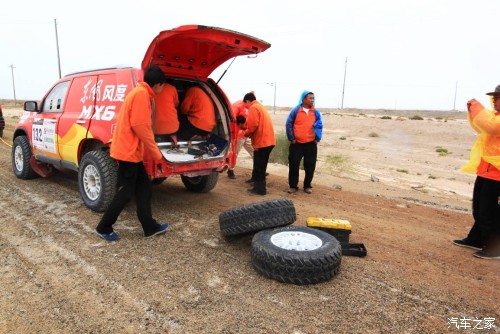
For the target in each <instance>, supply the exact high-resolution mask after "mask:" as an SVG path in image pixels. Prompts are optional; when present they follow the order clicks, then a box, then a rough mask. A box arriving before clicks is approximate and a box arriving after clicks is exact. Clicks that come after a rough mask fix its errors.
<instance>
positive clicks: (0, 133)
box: [0, 129, 3, 138]
mask: <svg viewBox="0 0 500 334" xmlns="http://www.w3.org/2000/svg"><path fill="white" fill-rule="evenodd" d="M2 137H3V129H0V138H2Z"/></svg>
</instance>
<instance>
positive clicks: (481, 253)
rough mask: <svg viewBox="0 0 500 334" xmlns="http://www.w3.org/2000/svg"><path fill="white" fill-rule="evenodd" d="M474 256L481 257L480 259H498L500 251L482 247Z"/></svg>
mask: <svg viewBox="0 0 500 334" xmlns="http://www.w3.org/2000/svg"><path fill="white" fill-rule="evenodd" d="M472 255H474V256H475V257H478V258H481V259H486V260H500V252H496V253H494V252H488V251H487V250H486V249H482V250H480V251H478V252H475V253H474V254H472Z"/></svg>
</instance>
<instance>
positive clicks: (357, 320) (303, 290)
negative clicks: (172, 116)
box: [0, 128, 500, 334]
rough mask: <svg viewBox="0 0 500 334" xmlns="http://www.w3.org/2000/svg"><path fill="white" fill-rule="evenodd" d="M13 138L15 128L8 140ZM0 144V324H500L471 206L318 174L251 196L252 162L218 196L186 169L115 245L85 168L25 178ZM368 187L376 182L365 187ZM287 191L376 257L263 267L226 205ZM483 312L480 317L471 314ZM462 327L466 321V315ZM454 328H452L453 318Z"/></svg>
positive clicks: (131, 218) (125, 217) (214, 327)
mask: <svg viewBox="0 0 500 334" xmlns="http://www.w3.org/2000/svg"><path fill="white" fill-rule="evenodd" d="M4 139H5V141H6V142H7V143H12V129H11V128H7V129H6V133H5V135H4ZM10 159H11V158H10V148H9V147H8V146H7V145H5V144H4V143H0V184H1V187H0V198H1V201H0V208H1V217H0V220H1V222H2V223H1V226H2V229H0V253H1V254H0V259H1V260H0V261H1V267H0V270H1V275H0V286H1V289H0V333H297V334H299V333H443V332H450V333H451V332H454V333H461V332H470V330H465V329H464V328H461V329H457V328H456V327H454V326H455V325H454V324H455V322H457V323H458V324H460V319H471V320H470V322H469V324H470V325H472V326H475V325H476V326H477V325H478V324H479V323H478V321H481V323H480V326H485V325H486V321H485V320H484V319H487V318H495V321H494V324H495V325H496V326H497V328H496V330H495V329H493V330H481V331H479V332H481V333H483V332H487V333H490V332H499V329H498V327H500V303H499V296H500V294H499V291H498V288H499V287H500V278H499V273H500V263H499V262H498V261H496V262H495V261H486V260H480V259H476V258H473V257H472V256H471V254H472V252H473V251H472V250H468V249H463V248H459V247H456V246H453V245H452V244H451V243H450V240H452V239H454V238H458V237H463V236H464V235H465V233H466V232H467V230H468V228H469V226H470V221H471V218H470V212H467V211H466V209H465V210H462V211H461V210H449V209H446V208H445V207H444V206H443V207H441V208H435V207H428V206H422V205H418V204H414V203H412V202H408V201H403V200H394V199H389V198H387V197H385V196H374V195H367V194H363V193H356V192H351V191H348V190H345V188H344V190H338V189H335V188H334V187H332V186H331V184H330V183H328V182H321V180H317V181H316V185H315V186H314V193H313V194H312V195H308V194H305V193H303V192H298V193H296V194H293V195H290V194H287V193H286V192H285V190H286V178H285V177H284V174H282V173H272V174H271V175H270V176H269V181H268V189H269V192H270V194H269V195H267V196H266V197H265V198H262V197H259V198H256V197H251V196H248V195H246V194H245V189H246V188H247V186H246V184H245V183H244V180H245V179H246V178H247V177H249V174H250V171H249V169H247V168H244V167H240V168H239V169H238V170H237V171H238V174H239V175H238V176H239V177H238V179H236V180H229V179H228V178H227V177H226V176H225V174H223V175H221V177H220V180H219V183H218V185H217V187H216V188H215V189H214V190H213V191H212V192H210V193H208V194H193V193H190V192H188V191H186V190H185V189H184V186H183V185H182V183H181V182H180V179H178V178H172V179H169V180H167V181H166V182H165V183H163V184H162V185H160V186H157V187H155V189H154V194H153V212H154V215H155V217H156V218H157V219H159V220H160V221H162V222H168V223H170V224H171V230H170V231H168V232H167V234H166V235H163V236H159V237H156V238H152V239H144V238H143V236H142V232H141V229H140V225H139V223H138V222H137V220H136V217H135V207H134V205H133V204H131V205H130V206H129V207H127V209H126V210H125V212H123V213H122V215H121V217H120V219H119V221H118V223H117V225H116V230H117V231H118V232H119V233H120V235H121V237H122V240H120V241H119V242H116V243H108V242H105V241H103V240H101V239H99V238H98V236H97V235H96V234H94V228H95V225H96V223H97V221H98V220H99V218H100V214H97V213H94V212H92V211H90V210H89V209H87V208H86V207H85V206H84V204H83V202H82V200H81V198H80V196H79V193H78V184H77V180H76V176H75V175H73V174H71V173H63V172H57V173H55V174H54V175H53V176H51V177H50V178H47V179H42V178H38V179H34V180H29V181H23V180H19V179H17V178H15V176H14V175H13V174H12V170H11V161H10ZM365 185H366V183H365ZM280 197H286V198H290V199H291V200H293V202H294V205H295V208H296V211H297V214H298V219H297V221H296V223H295V224H296V225H305V221H306V218H307V217H326V218H341V219H348V220H349V221H350V222H351V224H352V226H353V231H352V234H351V242H363V243H364V244H365V246H366V248H367V249H368V256H367V257H365V258H358V257H343V258H342V264H341V269H340V272H339V274H338V275H337V276H335V277H334V278H333V279H332V280H330V281H328V282H325V283H320V284H316V285H309V286H297V285H289V284H283V283H279V282H277V281H274V280H270V279H267V278H265V277H263V276H261V275H259V274H258V273H257V272H256V271H255V270H254V269H253V268H252V264H251V258H250V245H251V237H252V236H251V235H250V236H244V237H240V238H236V239H232V240H227V239H224V238H223V237H222V236H221V234H220V230H219V223H218V216H219V214H220V212H221V211H223V210H226V209H229V208H231V207H234V206H238V205H241V204H244V203H251V202H255V201H259V200H264V199H272V198H280ZM472 319H476V322H473V321H472ZM462 324H464V322H462ZM450 325H451V327H450V328H449V326H450Z"/></svg>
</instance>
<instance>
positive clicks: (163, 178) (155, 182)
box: [151, 177, 167, 186]
mask: <svg viewBox="0 0 500 334" xmlns="http://www.w3.org/2000/svg"><path fill="white" fill-rule="evenodd" d="M166 179H167V178H166V177H159V178H156V179H152V180H151V184H152V185H153V186H158V185H160V184H162V183H163V181H165V180H166Z"/></svg>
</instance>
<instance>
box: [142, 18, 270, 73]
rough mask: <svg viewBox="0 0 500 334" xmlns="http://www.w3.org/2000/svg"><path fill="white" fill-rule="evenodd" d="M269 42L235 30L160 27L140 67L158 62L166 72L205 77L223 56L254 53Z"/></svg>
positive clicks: (189, 26) (200, 27) (196, 26)
mask: <svg viewBox="0 0 500 334" xmlns="http://www.w3.org/2000/svg"><path fill="white" fill-rule="evenodd" d="M270 46H271V44H269V43H267V42H265V41H263V40H260V39H258V38H255V37H252V36H249V35H245V34H242V33H239V32H236V31H232V30H227V29H222V28H217V27H206V26H202V25H184V26H180V27H178V28H175V29H172V30H165V31H162V32H160V33H159V34H158V36H156V37H155V38H154V39H153V41H152V42H151V44H150V45H149V48H148V50H147V51H146V55H145V56H144V60H143V61H142V69H143V70H145V69H146V68H147V67H148V66H150V65H153V64H154V65H158V66H160V68H161V69H162V70H163V71H164V73H165V74H166V75H170V76H180V77H188V78H198V79H207V78H208V76H209V75H210V74H211V73H212V72H213V71H214V70H215V69H216V68H217V67H219V66H220V65H221V64H223V63H224V62H225V61H226V60H228V59H231V58H233V57H236V56H243V55H255V54H257V53H260V52H263V51H265V50H267V49H268V48H269V47H270Z"/></svg>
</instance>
